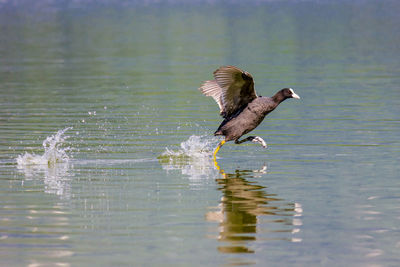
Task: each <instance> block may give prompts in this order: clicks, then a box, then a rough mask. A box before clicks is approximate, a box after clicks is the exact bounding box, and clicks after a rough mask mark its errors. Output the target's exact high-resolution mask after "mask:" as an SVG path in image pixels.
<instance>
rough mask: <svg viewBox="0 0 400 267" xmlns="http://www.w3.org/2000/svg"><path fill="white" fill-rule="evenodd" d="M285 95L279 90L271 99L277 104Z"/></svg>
mask: <svg viewBox="0 0 400 267" xmlns="http://www.w3.org/2000/svg"><path fill="white" fill-rule="evenodd" d="M285 99H286V97H284V96H283V94H281V93H280V92H278V93H276V94H275V95H274V96H273V97H272V100H274V102H275V103H276V105H279V104H280V103H281V102H282V101H284V100H285Z"/></svg>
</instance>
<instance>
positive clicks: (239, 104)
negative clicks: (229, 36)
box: [199, 66, 300, 158]
mask: <svg viewBox="0 0 400 267" xmlns="http://www.w3.org/2000/svg"><path fill="white" fill-rule="evenodd" d="M214 78H215V80H212V81H205V82H204V83H203V85H202V86H201V87H200V88H199V90H200V91H201V92H202V93H203V94H204V95H206V96H211V97H212V98H214V100H215V101H216V102H217V104H218V106H219V110H220V115H221V116H222V117H223V118H224V120H223V121H222V123H221V125H220V126H219V127H218V129H217V131H216V132H215V133H214V135H223V136H225V140H222V141H221V142H220V143H219V145H218V147H217V148H216V149H215V151H214V158H215V156H216V155H217V152H218V151H219V149H220V148H221V147H222V145H223V144H225V142H228V141H232V140H234V141H235V144H241V143H243V142H246V141H252V142H255V143H260V144H261V145H262V146H263V147H265V148H266V147H267V144H266V143H265V141H264V140H263V139H262V138H261V137H259V136H249V137H247V138H244V139H242V140H239V138H240V137H241V136H242V135H244V134H247V133H248V132H250V131H252V130H253V129H254V128H256V127H257V126H258V125H259V124H260V123H261V122H262V121H263V119H264V117H265V116H266V115H267V114H268V113H270V112H271V111H273V110H274V109H275V108H276V107H277V106H278V105H279V104H280V103H281V102H282V101H284V100H285V99H287V98H297V99H300V97H299V96H298V95H297V94H296V93H295V92H294V91H293V89H292V88H284V89H282V90H280V91H278V92H277V93H276V94H275V95H274V96H272V97H262V96H257V94H256V91H255V90H254V81H253V77H252V76H251V75H250V73H248V72H246V71H243V70H241V69H239V68H237V67H235V66H222V67H220V68H218V69H217V70H216V71H214Z"/></svg>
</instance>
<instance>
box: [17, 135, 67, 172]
mask: <svg viewBox="0 0 400 267" xmlns="http://www.w3.org/2000/svg"><path fill="white" fill-rule="evenodd" d="M70 129H72V127H67V128H65V129H63V130H59V131H58V132H57V133H56V134H54V135H51V136H48V137H47V138H46V139H45V140H44V141H43V148H44V153H43V155H36V154H34V153H32V154H31V153H28V152H25V154H23V155H19V156H18V157H17V158H16V160H17V164H18V166H28V165H47V166H53V165H54V164H56V163H67V162H68V161H69V156H68V154H67V151H69V150H70V147H64V146H65V140H66V139H67V138H68V136H65V135H64V134H65V132H66V131H68V130H70Z"/></svg>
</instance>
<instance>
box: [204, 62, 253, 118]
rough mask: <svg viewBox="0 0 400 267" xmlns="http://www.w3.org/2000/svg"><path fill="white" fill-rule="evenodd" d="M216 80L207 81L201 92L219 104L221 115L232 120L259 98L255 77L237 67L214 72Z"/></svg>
mask: <svg viewBox="0 0 400 267" xmlns="http://www.w3.org/2000/svg"><path fill="white" fill-rule="evenodd" d="M214 78H215V80H212V81H205V82H204V83H203V85H202V86H201V87H200V88H199V90H200V91H201V92H202V93H203V94H204V95H206V96H211V97H212V98H213V99H214V100H215V101H216V102H217V104H218V106H219V109H220V114H221V116H223V117H224V118H230V117H231V116H232V115H234V114H236V113H237V112H238V111H239V110H242V109H243V107H245V106H246V105H247V104H248V103H250V102H251V101H253V99H255V98H257V94H256V91H255V90H254V82H253V77H252V76H251V75H250V73H248V72H245V71H242V70H241V69H239V68H237V67H235V66H222V67H220V68H218V69H217V70H216V71H214Z"/></svg>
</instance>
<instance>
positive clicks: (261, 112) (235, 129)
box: [214, 97, 277, 141]
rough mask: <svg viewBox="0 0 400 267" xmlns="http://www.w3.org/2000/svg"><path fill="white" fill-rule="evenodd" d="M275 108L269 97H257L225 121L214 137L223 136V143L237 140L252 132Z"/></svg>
mask: <svg viewBox="0 0 400 267" xmlns="http://www.w3.org/2000/svg"><path fill="white" fill-rule="evenodd" d="M276 106H277V105H276V104H275V103H274V102H273V101H272V98H270V97H257V98H256V99H254V100H253V101H252V102H250V103H249V104H248V105H247V106H246V107H245V108H244V109H243V110H242V111H241V112H240V113H239V114H238V115H237V116H236V117H233V118H232V119H228V120H227V119H225V120H224V121H223V122H222V123H221V125H220V126H219V128H218V129H217V131H216V132H215V133H214V135H223V136H225V141H231V140H238V139H239V138H240V137H241V136H242V135H245V134H247V133H249V132H250V131H252V130H254V129H255V128H256V127H257V126H258V125H259V124H260V123H261V122H262V121H263V120H264V117H265V116H266V115H267V114H268V113H270V112H271V111H273V110H274V109H275V108H276Z"/></svg>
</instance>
